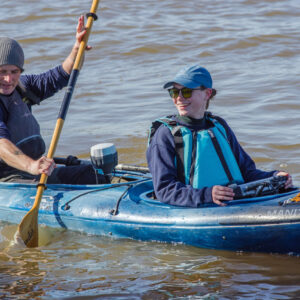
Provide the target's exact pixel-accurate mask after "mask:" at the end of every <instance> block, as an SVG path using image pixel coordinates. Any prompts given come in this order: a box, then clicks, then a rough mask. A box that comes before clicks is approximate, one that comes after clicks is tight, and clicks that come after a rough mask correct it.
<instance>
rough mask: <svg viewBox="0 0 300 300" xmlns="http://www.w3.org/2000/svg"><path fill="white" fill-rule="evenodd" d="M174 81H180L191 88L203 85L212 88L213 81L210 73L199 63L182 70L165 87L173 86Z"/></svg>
mask: <svg viewBox="0 0 300 300" xmlns="http://www.w3.org/2000/svg"><path fill="white" fill-rule="evenodd" d="M174 83H178V84H180V85H183V86H185V87H187V88H190V89H194V88H197V87H199V86H202V85H203V86H205V87H206V88H210V89H211V88H212V83H213V81H212V78H211V76H210V73H209V72H208V71H207V70H206V69H205V68H203V67H200V66H199V65H193V66H188V67H185V68H184V69H182V70H180V71H179V72H178V73H177V74H176V75H175V78H174V79H173V80H172V81H169V82H167V83H166V84H165V85H164V89H167V88H169V87H171V86H173V85H174Z"/></svg>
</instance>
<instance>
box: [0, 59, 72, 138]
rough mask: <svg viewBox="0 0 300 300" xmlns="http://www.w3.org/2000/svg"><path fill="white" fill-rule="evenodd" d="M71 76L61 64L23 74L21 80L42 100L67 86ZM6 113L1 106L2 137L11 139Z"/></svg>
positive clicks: (0, 129) (0, 133) (0, 123)
mask: <svg viewBox="0 0 300 300" xmlns="http://www.w3.org/2000/svg"><path fill="white" fill-rule="evenodd" d="M69 77H70V75H69V74H68V73H66V72H65V70H64V69H63V67H62V66H61V65H60V66H57V67H55V68H53V69H51V70H49V71H47V72H45V73H41V74H38V75H21V76H20V81H21V83H22V84H23V85H24V87H25V88H26V89H29V90H30V91H31V92H32V93H34V94H35V95H36V96H37V97H38V98H39V100H40V101H42V100H44V99H47V98H49V97H51V96H53V95H54V94H55V93H56V92H57V91H59V90H61V89H62V88H63V87H65V86H67V84H68V80H69ZM5 113H6V112H4V111H3V108H2V107H1V106H0V138H6V139H9V132H8V130H7V127H6V124H5V120H6V119H7V118H6V117H5Z"/></svg>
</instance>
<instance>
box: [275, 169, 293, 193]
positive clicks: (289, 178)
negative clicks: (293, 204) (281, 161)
mask: <svg viewBox="0 0 300 300" xmlns="http://www.w3.org/2000/svg"><path fill="white" fill-rule="evenodd" d="M275 176H287V181H286V183H285V185H284V188H285V189H288V188H291V187H293V179H292V176H291V175H290V174H289V173H287V172H284V171H279V172H278V173H277V174H276V175H275Z"/></svg>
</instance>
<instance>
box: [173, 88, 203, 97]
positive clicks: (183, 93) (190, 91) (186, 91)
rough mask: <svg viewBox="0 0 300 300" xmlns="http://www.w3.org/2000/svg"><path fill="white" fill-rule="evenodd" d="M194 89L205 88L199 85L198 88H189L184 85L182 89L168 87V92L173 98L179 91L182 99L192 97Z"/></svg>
mask: <svg viewBox="0 0 300 300" xmlns="http://www.w3.org/2000/svg"><path fill="white" fill-rule="evenodd" d="M195 90H200V91H203V90H205V88H204V87H201V88H198V89H190V88H187V87H184V88H182V89H177V88H172V89H168V92H169V94H170V96H171V98H173V99H175V98H177V97H178V96H179V93H180V92H181V96H182V97H183V98H184V99H188V98H191V97H192V94H193V91H195Z"/></svg>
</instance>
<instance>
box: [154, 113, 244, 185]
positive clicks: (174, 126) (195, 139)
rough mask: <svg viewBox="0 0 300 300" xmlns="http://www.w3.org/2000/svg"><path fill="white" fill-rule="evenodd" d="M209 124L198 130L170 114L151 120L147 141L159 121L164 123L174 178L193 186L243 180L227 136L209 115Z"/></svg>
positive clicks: (218, 123) (226, 183)
mask: <svg viewBox="0 0 300 300" xmlns="http://www.w3.org/2000/svg"><path fill="white" fill-rule="evenodd" d="M206 118H207V119H208V120H209V121H211V122H212V125H213V126H212V127H211V128H208V129H202V130H199V131H195V130H191V129H189V128H187V127H185V126H183V125H180V124H178V123H177V122H176V121H175V120H172V119H171V116H169V117H165V118H160V119H157V120H156V121H154V122H153V124H152V127H151V130H150V134H149V144H150V142H151V140H152V138H153V136H154V134H155V132H156V130H157V129H158V127H160V126H161V125H165V126H167V127H168V128H169V129H170V131H171V133H172V135H173V137H174V142H175V152H176V157H175V165H176V166H177V176H178V179H179V180H180V181H181V182H183V183H185V184H187V185H191V186H193V187H194V188H203V187H211V186H214V185H224V186H225V185H228V184H231V183H238V184H240V183H243V182H244V179H243V176H242V174H241V171H240V168H239V166H238V163H237V161H236V159H235V156H234V154H233V152H232V149H231V147H230V144H229V142H228V139H227V134H226V130H225V128H224V127H223V126H222V125H221V124H220V122H218V121H217V120H216V119H214V118H213V117H212V116H211V115H206Z"/></svg>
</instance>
